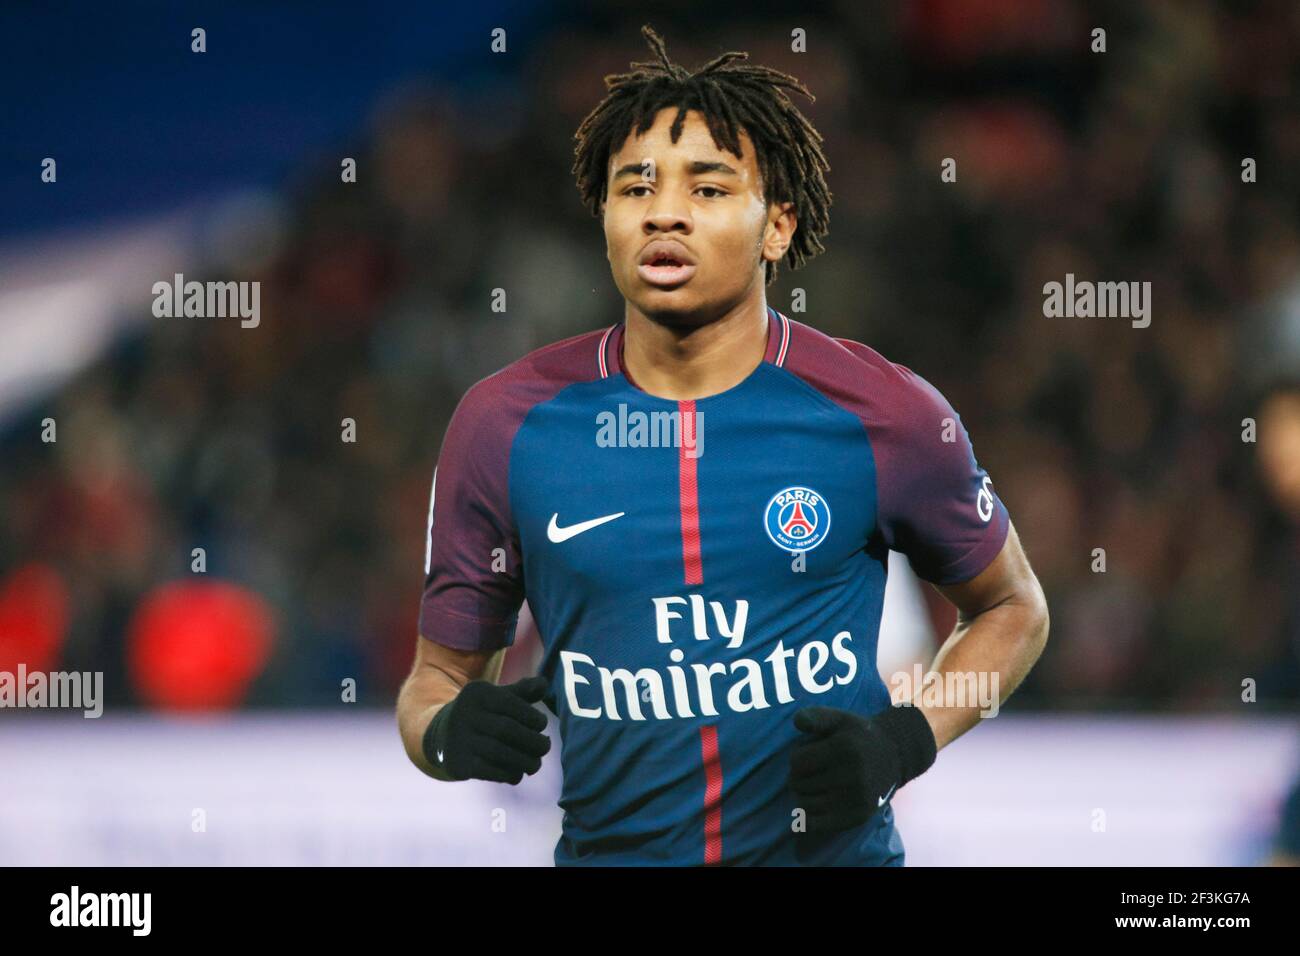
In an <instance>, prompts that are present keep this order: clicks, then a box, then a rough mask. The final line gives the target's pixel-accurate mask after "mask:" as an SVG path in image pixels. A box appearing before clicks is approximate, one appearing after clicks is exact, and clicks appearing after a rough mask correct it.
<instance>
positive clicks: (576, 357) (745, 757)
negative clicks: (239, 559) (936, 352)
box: [398, 27, 1048, 865]
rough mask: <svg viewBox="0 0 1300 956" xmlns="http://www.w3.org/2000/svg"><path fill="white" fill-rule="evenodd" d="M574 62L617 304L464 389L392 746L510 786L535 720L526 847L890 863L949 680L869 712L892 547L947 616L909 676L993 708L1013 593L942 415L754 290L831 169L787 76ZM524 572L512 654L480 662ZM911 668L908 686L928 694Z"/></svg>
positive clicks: (990, 503)
mask: <svg viewBox="0 0 1300 956" xmlns="http://www.w3.org/2000/svg"><path fill="white" fill-rule="evenodd" d="M642 32H643V33H644V34H645V36H646V38H647V40H648V42H649V43H650V46H651V49H652V50H653V51H654V54H655V58H656V59H655V61H654V62H650V63H634V64H633V67H634V68H636V69H635V71H634V72H631V73H628V74H623V75H617V76H611V77H608V78H607V79H606V84H607V86H608V88H609V92H608V95H607V96H606V98H605V99H604V101H603V102H601V103H600V104H599V105H598V106H597V107H596V108H595V109H594V110H593V111H592V112H591V114H590V115H588V116H587V117H586V119H585V120H584V121H583V123H582V125H581V126H580V128H579V129H578V132H577V137H576V138H577V149H576V157H577V161H576V164H575V173H576V174H577V178H578V186H579V189H580V190H581V192H582V195H583V197H584V200H585V201H586V202H587V203H588V205H589V207H590V208H591V209H592V211H593V213H594V214H596V215H600V216H602V217H603V222H604V228H605V238H606V243H607V249H608V258H609V263H610V269H611V271H612V273H613V277H614V283H615V285H617V287H618V289H619V291H620V292H621V293H622V295H623V298H624V299H625V307H624V316H623V320H622V321H621V322H619V323H617V324H615V325H613V326H611V327H609V328H604V329H598V330H596V331H593V332H591V333H588V334H585V335H579V336H576V337H574V338H570V339H567V340H565V341H562V342H557V343H555V344H553V345H550V346H547V347H545V348H542V349H539V350H538V351H536V352H533V353H532V354H530V355H527V356H525V357H524V358H522V359H520V360H519V361H517V362H515V363H514V364H512V365H510V366H508V367H506V368H505V369H503V370H501V371H500V372H497V373H496V374H494V375H491V376H489V377H487V378H485V379H483V380H482V381H480V382H478V383H477V384H475V385H474V386H473V387H472V388H470V390H469V391H468V392H467V393H466V394H465V396H464V398H463V399H462V400H461V402H460V404H459V405H458V407H457V408H456V411H455V413H454V414H453V416H452V419H451V422H450V424H449V426H448V429H447V434H446V437H445V439H444V441H443V444H442V449H441V452H440V454H439V458H438V463H437V467H436V469H435V472H434V487H433V493H432V496H431V498H432V500H431V502H430V514H429V522H430V524H429V539H428V548H427V552H426V568H425V571H426V578H425V591H424V597H423V600H422V604H421V608H420V617H419V637H418V639H417V642H416V643H417V651H416V660H415V665H414V668H413V670H412V673H411V675H410V677H409V678H408V679H407V681H406V683H405V684H404V686H403V688H402V691H401V694H400V696H399V699H398V722H399V726H400V729H401V735H402V740H403V743H404V745H405V748H406V751H407V753H408V755H409V756H410V758H411V760H412V761H413V762H414V763H415V764H416V766H418V767H419V768H420V769H421V770H423V771H424V772H425V773H427V774H429V775H430V776H433V777H435V778H437V779H440V780H462V779H468V778H477V779H483V780H495V781H504V782H507V783H518V782H519V781H520V780H521V779H522V777H523V776H524V775H525V774H531V773H534V772H535V771H536V770H537V769H538V768H539V767H540V765H541V760H542V757H543V756H544V755H545V754H546V753H547V751H548V749H549V747H550V740H549V738H548V737H547V736H546V735H545V733H544V730H545V728H546V723H547V722H546V719H545V716H544V714H543V712H542V711H541V710H540V709H539V708H537V707H535V706H533V705H534V704H535V703H537V702H542V703H544V704H545V706H546V708H547V709H549V710H550V711H551V712H552V713H554V714H555V715H556V717H557V718H558V722H559V735H560V742H561V753H560V759H561V764H562V769H563V789H562V794H561V798H560V806H561V807H562V808H563V810H564V820H563V835H562V836H561V838H560V840H559V843H558V845H557V846H556V848H555V862H556V864H557V865H567V864H683V865H684V864H720V863H722V864H812V865H828V864H829V865H902V863H903V857H904V854H903V845H902V841H901V839H900V837H899V835H898V832H897V830H896V828H895V826H894V816H893V810H892V808H891V806H890V798H891V797H892V795H893V794H894V793H896V792H897V790H898V788H899V787H902V786H903V785H904V784H906V783H907V782H908V781H909V780H911V779H913V778H915V777H916V776H917V775H919V774H921V773H922V772H924V771H925V770H926V769H927V768H928V767H929V766H930V765H931V764H932V763H933V762H934V759H935V756H936V753H937V751H938V750H939V749H940V748H942V747H943V746H945V745H946V744H948V743H949V742H951V741H952V740H953V739H954V738H956V737H957V736H959V735H960V734H962V733H964V732H965V731H966V730H968V729H970V728H971V727H972V726H973V725H974V724H975V722H976V721H977V720H978V719H979V716H980V711H981V709H986V710H987V708H988V703H989V702H985V703H984V704H983V705H981V704H980V703H979V702H977V701H974V700H966V701H962V702H957V703H954V702H953V701H952V700H950V699H948V698H947V697H937V696H936V695H934V694H931V695H930V699H929V700H925V699H924V698H923V693H922V688H912V690H911V691H910V693H909V694H908V697H909V699H908V701H907V702H906V703H903V704H901V705H898V706H891V697H890V692H889V689H888V688H887V686H886V685H885V683H884V682H883V681H882V680H881V677H880V675H879V674H878V673H877V670H876V641H877V635H878V630H879V626H880V615H881V604H882V600H883V596H884V591H885V573H886V567H887V557H888V552H889V550H890V549H894V550H897V551H901V552H903V553H905V554H906V555H907V556H908V557H909V559H910V561H911V563H912V565H913V567H914V568H915V570H916V572H917V573H918V574H919V575H920V576H921V577H923V578H925V579H926V580H928V581H930V582H931V583H933V584H934V585H935V586H936V587H937V588H938V589H939V590H940V591H941V592H942V593H943V595H944V596H946V597H947V598H948V600H950V601H951V602H952V603H953V604H955V605H956V606H957V608H958V609H959V612H960V616H959V620H958V624H957V627H956V629H955V630H954V632H953V634H952V635H951V636H950V637H949V639H948V641H947V642H946V643H945V644H944V645H943V647H942V649H941V650H940V652H939V654H938V656H937V658H936V660H935V662H934V665H933V668H934V670H935V671H938V672H943V673H947V672H953V673H973V674H984V675H986V676H987V677H991V678H992V679H994V680H996V681H997V684H995V685H994V686H996V687H999V688H1000V691H999V697H998V699H997V701H996V702H997V703H1000V702H1001V699H1005V697H1006V696H1007V695H1008V694H1009V693H1010V692H1011V691H1012V690H1013V689H1014V688H1015V686H1016V685H1017V684H1019V683H1020V681H1021V680H1022V679H1023V678H1024V676H1025V674H1026V673H1027V671H1028V670H1029V668H1030V667H1031V666H1032V664H1033V662H1034V661H1035V660H1036V659H1037V657H1038V655H1039V654H1040V653H1041V650H1042V647H1043V644H1044V642H1045V641H1046V637H1047V626H1048V617H1047V610H1046V605H1045V602H1044V599H1043V595H1042V591H1041V589H1040V588H1039V585H1038V582H1037V580H1036V579H1035V577H1034V574H1033V572H1032V571H1031V570H1030V568H1029V565H1028V563H1027V562H1026V559H1025V556H1024V554H1023V552H1022V551H1021V548H1020V544H1019V542H1018V539H1017V536H1016V533H1015V531H1014V529H1013V528H1012V527H1011V522H1010V519H1009V517H1008V515H1007V511H1006V509H1005V508H1004V506H1003V504H1002V502H1001V501H1000V500H999V499H998V497H997V495H996V493H995V492H994V490H993V488H992V483H991V481H990V479H989V478H988V476H987V475H986V474H985V472H984V471H983V470H982V469H981V468H980V467H979V465H977V464H976V461H975V458H974V455H973V452H972V450H971V444H970V440H969V438H968V436H967V434H966V432H965V429H964V428H963V426H962V425H961V423H960V420H959V419H958V418H957V415H956V413H955V412H954V411H953V409H952V408H951V407H950V406H949V404H948V402H947V401H945V399H944V398H943V396H942V395H940V394H939V392H938V391H936V390H935V389H934V388H933V387H932V386H931V385H930V384H929V383H927V382H926V381H925V380H924V379H922V378H921V377H920V376H918V375H916V374H915V373H913V372H912V371H910V370H908V369H907V368H904V367H903V366H900V365H896V364H894V363H892V362H889V361H888V360H886V359H884V358H883V357H881V356H880V355H879V354H877V353H876V352H874V351H873V350H872V349H870V348H868V347H867V346H865V345H862V344H860V343H858V342H852V341H847V340H841V339H834V338H831V337H829V336H827V335H824V334H822V333H821V332H818V331H817V330H816V329H814V328H812V327H811V326H809V325H805V324H803V323H800V322H796V321H793V320H791V319H790V318H788V317H787V316H785V315H783V314H782V313H780V312H779V311H777V310H775V309H773V308H771V307H770V306H769V305H768V304H767V301H766V298H765V295H764V289H765V286H766V285H767V284H768V283H770V282H771V281H772V280H773V278H774V277H775V275H776V266H777V263H778V262H779V261H780V260H781V259H783V258H784V259H786V260H787V261H788V262H789V263H790V265H791V266H792V267H796V268H797V267H798V266H800V265H801V264H802V263H803V262H804V261H806V260H807V259H808V258H810V257H811V256H814V255H816V254H817V253H818V252H819V251H820V250H821V249H822V248H823V247H822V243H821V238H822V237H823V236H824V235H825V234H826V230H827V222H828V211H829V205H830V193H829V191H828V189H827V186H826V182H825V179H824V176H823V174H824V172H825V171H826V170H827V169H828V168H829V167H828V165H827V163H826V160H825V157H824V155H823V152H822V149H821V146H820V140H821V137H820V135H819V134H818V133H817V131H816V130H815V129H814V128H813V127H812V126H811V125H810V124H809V122H808V121H807V119H806V118H805V117H804V116H803V115H802V114H801V113H800V112H799V110H798V109H797V108H796V107H795V106H794V105H793V104H792V102H791V101H790V98H789V97H788V96H787V91H788V90H794V91H798V92H799V93H801V94H803V95H805V96H808V97H809V99H811V94H810V93H809V92H808V90H807V89H806V88H805V87H804V86H803V84H802V83H800V82H799V81H798V80H796V79H794V78H793V77H790V76H787V75H785V74H783V73H779V72H777V71H775V70H772V69H769V68H765V67H761V66H752V65H747V64H745V63H744V62H743V61H744V60H745V59H746V58H747V55H746V54H744V53H727V54H724V55H722V56H720V57H718V58H717V59H715V60H713V61H712V62H710V63H708V64H707V65H705V66H703V67H701V68H700V69H699V70H698V71H696V72H694V73H691V72H688V71H687V70H685V69H683V68H682V67H681V66H679V65H676V64H674V63H672V62H671V61H670V60H669V58H668V56H667V53H666V51H665V49H664V45H663V42H662V40H661V39H660V38H659V37H658V36H657V35H656V34H655V33H654V32H653V31H652V30H650V29H649V28H648V27H647V28H644V29H643V31H642ZM525 599H527V601H528V604H529V608H530V610H531V611H532V614H533V616H534V618H535V620H536V623H537V628H538V631H539V633H540V636H541V641H542V645H543V654H542V659H541V663H540V668H539V669H540V674H539V675H538V676H535V677H529V678H526V679H524V680H521V681H519V682H517V683H515V684H513V685H510V686H505V687H503V686H499V685H498V684H497V680H498V678H499V676H500V672H501V665H502V657H503V654H504V651H505V649H506V648H507V647H508V646H509V645H510V644H511V642H512V641H513V639H514V629H515V624H516V619H517V618H516V615H517V612H518V610H519V608H520V607H521V604H522V602H523V601H524V600H525ZM932 689H933V688H932Z"/></svg>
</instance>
